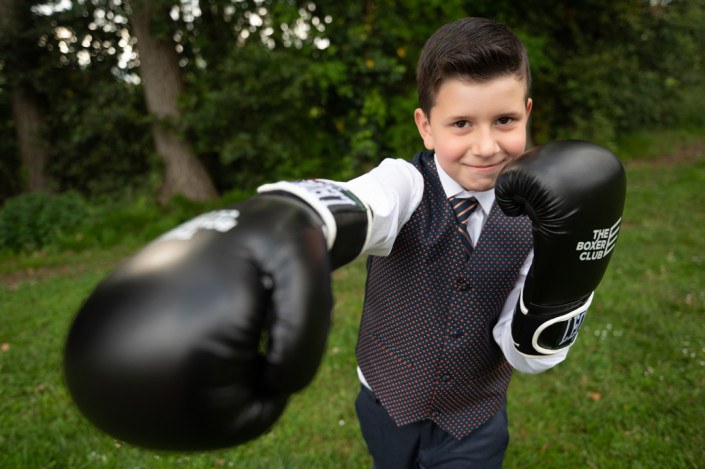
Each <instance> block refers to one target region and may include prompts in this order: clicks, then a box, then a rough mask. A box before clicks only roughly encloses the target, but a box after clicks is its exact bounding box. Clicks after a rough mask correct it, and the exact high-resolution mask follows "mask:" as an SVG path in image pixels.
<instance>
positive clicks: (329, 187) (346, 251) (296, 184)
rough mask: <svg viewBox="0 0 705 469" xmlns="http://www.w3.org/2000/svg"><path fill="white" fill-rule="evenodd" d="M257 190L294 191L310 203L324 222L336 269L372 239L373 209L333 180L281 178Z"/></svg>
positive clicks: (353, 257)
mask: <svg viewBox="0 0 705 469" xmlns="http://www.w3.org/2000/svg"><path fill="white" fill-rule="evenodd" d="M257 192H258V193H260V194H263V193H272V192H279V193H285V194H288V195H293V196H295V197H298V198H299V199H301V200H303V201H304V202H306V203H307V204H308V205H309V206H311V208H313V209H314V210H315V211H316V213H317V214H318V216H319V217H320V218H321V220H322V222H323V223H322V225H321V228H322V230H323V234H324V236H325V238H326V242H327V244H328V251H329V253H330V258H331V263H332V266H333V268H334V269H336V268H338V267H341V266H343V265H345V264H347V263H348V262H351V261H352V260H353V259H355V258H356V257H357V256H358V255H359V254H360V253H361V252H362V250H363V248H364V246H365V242H366V241H367V239H369V236H368V234H369V230H370V229H371V227H372V211H371V210H370V208H369V207H368V206H367V205H365V204H364V203H363V202H362V201H361V200H360V199H358V198H357V197H356V196H355V194H353V193H352V192H350V191H349V190H347V189H345V188H344V187H342V186H340V185H338V184H335V183H334V182H331V181H328V180H324V179H308V180H301V181H281V182H276V183H272V184H265V185H263V186H260V187H259V188H258V189H257Z"/></svg>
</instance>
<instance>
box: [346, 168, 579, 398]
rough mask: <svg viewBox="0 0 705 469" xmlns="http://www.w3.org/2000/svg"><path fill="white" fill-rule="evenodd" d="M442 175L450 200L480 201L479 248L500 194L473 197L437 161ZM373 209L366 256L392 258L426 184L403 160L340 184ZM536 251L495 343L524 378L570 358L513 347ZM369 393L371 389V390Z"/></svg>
mask: <svg viewBox="0 0 705 469" xmlns="http://www.w3.org/2000/svg"><path fill="white" fill-rule="evenodd" d="M436 169H437V170H438V176H439V178H440V181H441V185H442V186H443V190H444V191H445V193H446V196H447V197H451V196H454V195H455V196H461V197H471V196H472V197H475V198H476V199H477V200H478V202H479V206H478V208H476V209H475V211H474V212H473V214H472V215H471V216H470V219H469V220H468V233H469V234H470V238H471V239H472V242H473V244H475V243H476V242H477V240H478V238H479V237H480V232H481V231H482V228H483V226H484V224H485V221H486V220H487V217H488V215H489V213H490V210H491V209H492V204H493V203H494V199H495V196H494V189H491V190H489V191H486V192H468V191H466V190H464V189H463V188H462V187H461V186H460V185H459V184H458V183H457V182H456V181H455V180H453V179H452V178H451V177H450V176H448V174H446V173H445V171H443V168H441V166H440V165H439V164H438V160H437V159H436ZM339 184H341V185H343V186H345V187H347V188H348V189H349V190H351V191H352V192H353V193H354V194H355V195H356V196H358V197H359V198H360V199H361V200H363V201H364V202H365V203H367V204H368V205H369V206H370V208H371V209H372V213H373V214H374V217H373V222H372V228H371V230H370V231H369V236H368V239H367V242H366V243H365V247H364V248H363V254H372V255H376V256H386V255H387V254H389V252H390V251H391V250H392V246H393V245H394V241H395V240H396V237H397V235H398V234H399V232H400V231H401V228H402V227H403V226H404V224H405V223H406V222H407V221H409V219H410V218H411V215H412V214H413V213H414V211H415V210H416V208H417V207H418V206H419V204H420V203H421V197H422V196H423V189H424V180H423V176H422V175H421V173H420V172H419V170H417V169H416V167H414V165H412V164H411V163H409V162H408V161H405V160H402V159H385V160H384V161H382V163H380V165H379V166H377V167H376V168H374V169H373V170H372V171H370V172H369V173H367V174H364V175H362V176H360V177H358V178H355V179H353V180H351V181H348V182H346V183H339ZM532 259H533V251H531V252H530V253H529V255H528V256H527V258H526V261H525V262H524V264H523V265H522V267H521V269H520V272H519V278H518V279H517V281H516V284H515V285H514V288H513V289H512V291H511V292H510V293H509V296H508V297H507V301H506V302H505V304H504V306H503V308H502V312H501V314H500V316H499V320H498V321H497V324H496V325H495V327H494V329H493V330H492V334H493V336H494V339H495V341H496V342H497V344H498V345H499V347H500V348H501V349H502V352H503V353H504V356H505V358H506V359H507V361H508V362H509V364H510V365H511V366H512V367H514V368H515V369H516V370H518V371H520V372H523V373H539V372H541V371H545V370H547V369H549V368H552V367H553V366H555V365H557V364H558V363H560V362H562V361H563V360H564V359H565V358H566V356H567V355H568V348H565V349H563V350H561V351H560V352H558V353H556V354H554V355H549V356H541V357H527V356H525V355H522V354H520V353H519V352H518V351H517V350H516V348H515V347H514V343H513V341H512V329H511V326H512V316H513V315H514V308H515V306H516V303H517V301H518V300H519V294H520V292H521V289H522V288H523V286H524V281H525V280H526V275H527V273H528V271H529V267H530V266H531V261H532ZM358 375H359V376H360V380H361V381H362V382H363V384H365V385H367V382H366V380H365V378H364V376H363V375H362V372H361V371H360V369H359V368H358ZM368 387H369V386H368Z"/></svg>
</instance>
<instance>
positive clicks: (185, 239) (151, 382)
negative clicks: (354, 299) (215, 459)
mask: <svg viewBox="0 0 705 469" xmlns="http://www.w3.org/2000/svg"><path fill="white" fill-rule="evenodd" d="M287 184H288V185H287ZM287 184H280V185H278V186H276V187H273V188H272V190H273V191H275V192H269V193H263V194H260V195H257V196H255V197H253V198H251V199H250V200H247V201H245V202H243V203H240V204H236V205H233V206H232V207H229V208H227V209H225V210H216V211H214V212H210V213H207V214H204V215H201V216H199V217H197V218H195V219H193V220H191V221H189V222H187V223H185V224H183V225H181V226H179V227H177V228H176V229H174V230H172V231H170V232H168V233H166V234H165V235H163V236H162V237H161V238H159V239H157V240H155V241H154V242H153V243H151V244H150V245H148V246H147V247H146V248H144V249H143V250H142V251H140V252H139V253H137V254H136V255H135V256H134V257H132V258H130V259H128V260H127V261H126V262H124V263H123V264H122V265H121V266H119V267H118V268H117V269H116V270H115V271H114V272H113V273H112V274H111V275H109V276H108V277H107V278H106V279H105V280H104V281H103V282H102V283H101V284H100V285H99V286H98V287H97V288H96V289H95V290H94V291H93V293H92V294H91V295H90V297H89V298H88V299H87V300H86V301H85V303H84V304H83V306H82V307H81V309H80V311H79V312H78V314H77V316H76V318H75V320H74V322H73V324H72V326H71V329H70V331H69V334H68V337H67V341H66V347H65V360H64V364H65V377H66V382H67V385H68V388H69V390H70V393H71V395H72V397H73V399H74V401H75V402H76V404H77V406H78V407H79V409H80V410H81V411H82V412H83V413H84V415H86V416H87V417H88V419H89V420H91V421H92V422H93V423H94V424H95V425H96V426H97V427H98V428H100V429H102V430H104V431H106V432H107V433H109V434H111V435H112V436H114V437H115V438H118V439H120V440H124V441H126V442H128V443H132V444H136V445H139V446H143V447H148V448H151V449H167V450H206V449H215V448H222V447H227V446H232V445H236V444H239V443H242V442H245V441H248V440H250V439H253V438H255V437H257V436H258V435H260V434H262V433H263V432H265V431H266V430H267V429H268V428H270V427H271V425H272V424H273V423H274V422H275V421H276V420H277V418H278V417H279V416H280V414H281V413H282V412H283V410H284V408H285V405H286V402H287V399H288V398H289V396H290V395H291V394H292V393H294V392H296V391H299V390H301V389H302V388H304V387H305V386H306V385H307V384H308V383H309V382H310V381H311V379H312V378H313V376H314V375H315V373H316V370H317V368H318V366H319V364H320V361H321V357H322V354H323V351H324V348H325V344H326V338H327V334H328V330H329V326H330V310H331V306H332V295H331V285H330V272H331V270H332V268H333V267H334V266H340V265H342V264H344V263H346V262H348V261H350V260H352V259H354V258H355V257H356V256H357V255H358V254H359V253H360V250H361V249H362V247H363V244H364V242H365V239H366V233H367V227H368V225H369V220H368V216H370V214H369V211H368V210H367V209H366V207H365V206H364V205H363V204H362V203H361V202H360V201H359V200H358V199H357V198H355V197H354V196H353V195H352V194H350V193H349V192H347V191H345V190H343V189H342V188H340V187H339V186H336V185H334V184H331V183H327V182H320V181H304V182H301V183H287ZM287 187H288V188H290V189H291V188H294V189H297V190H298V191H299V193H301V194H304V193H306V194H307V199H308V201H309V203H305V202H303V201H302V200H301V199H300V198H299V197H296V196H292V194H291V193H290V192H291V191H290V190H287ZM263 192H264V190H263ZM314 206H315V207H314ZM336 232H337V234H338V235H337V236H336V234H335V233H336Z"/></svg>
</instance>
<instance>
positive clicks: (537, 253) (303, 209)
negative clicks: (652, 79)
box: [65, 18, 625, 468]
mask: <svg viewBox="0 0 705 469" xmlns="http://www.w3.org/2000/svg"><path fill="white" fill-rule="evenodd" d="M417 75H418V87H419V99H420V104H421V108H420V109H417V110H416V111H415V113H414V118H415V122H416V125H417V127H418V130H419V133H420V134H421V137H422V139H423V142H424V145H425V147H426V148H427V150H428V151H425V152H421V153H419V154H418V155H416V157H415V158H414V159H413V160H412V161H411V162H410V163H409V162H406V161H402V160H385V161H384V162H382V163H381V164H380V165H379V166H378V167H377V168H375V169H374V170H372V171H371V172H370V173H368V174H365V175H363V176H361V177H359V178H356V179H354V180H352V181H349V182H348V183H334V182H330V181H316V180H312V181H297V182H294V183H291V182H280V183H275V184H270V185H266V186H263V187H261V188H260V189H259V192H260V194H259V195H257V196H255V197H253V198H251V199H249V200H247V201H244V202H241V203H239V204H236V205H234V206H233V207H230V208H228V209H225V210H216V211H213V212H210V213H207V214H204V215H202V216H199V217H197V218H195V219H193V220H191V221H189V222H187V223H186V224H184V225H182V226H181V227H179V228H177V229H175V230H173V231H171V232H169V233H167V234H166V235H164V236H162V237H160V238H159V239H158V240H156V241H155V242H154V243H152V244H150V245H149V246H147V247H146V248H145V249H144V250H142V251H141V252H140V253H138V254H137V255H136V256H134V257H133V258H131V259H130V260H128V261H127V262H125V263H124V264H123V265H121V266H120V267H119V268H118V269H117V270H116V271H115V272H114V273H113V274H112V275H111V276H109V277H108V278H107V279H106V280H105V281H104V282H102V283H101V285H100V286H99V287H98V288H96V290H95V291H94V292H93V294H92V295H91V297H90V298H88V300H87V301H86V302H85V303H84V306H83V307H82V309H81V311H80V312H79V313H78V316H77V318H76V320H75V321H74V324H73V325H72V328H71V331H70V334H69V337H68V339H67V345H66V350H65V372H66V380H67V383H68V386H69V389H70V390H71V392H72V395H73V397H74V399H75V400H76V403H77V404H78V406H79V407H80V408H81V409H82V410H83V412H84V413H85V414H86V415H87V416H88V417H89V418H90V419H91V420H92V421H94V422H95V423H96V424H97V425H99V426H100V427H101V428H103V429H105V430H106V431H108V432H109V433H111V434H112V435H113V436H115V437H117V438H119V439H121V440H125V441H128V442H131V443H134V444H138V445H141V446H146V447H150V448H157V449H178V450H204V449H212V448H222V447H226V446H229V445H234V444H239V443H242V442H244V441H247V440H249V439H252V438H255V437H257V436H258V435H260V434H261V433H263V432H264V431H266V430H267V429H268V428H269V427H270V426H271V425H272V424H273V423H274V422H275V421H276V420H277V418H278V417H279V415H280V414H281V412H283V410H284V408H285V406H286V402H287V399H288V397H289V395H291V394H292V393H294V392H296V391H298V390H300V389H302V388H303V387H305V386H306V385H307V384H308V383H309V382H310V380H311V379H312V377H313V376H314V375H315V373H316V370H317V368H318V365H319V363H320V358H321V356H322V354H323V352H324V350H325V347H326V338H327V332H328V328H329V325H330V310H331V308H332V294H331V285H330V271H331V269H334V268H337V267H340V266H342V265H344V264H346V263H347V262H350V261H351V260H353V259H354V258H356V257H357V256H359V255H360V254H362V253H365V254H369V255H370V257H369V259H368V278H367V286H366V295H365V303H364V310H363V314H362V320H361V326H360V334H359V339H358V345H357V360H358V365H359V368H358V373H359V377H360V381H361V383H362V384H361V392H360V394H359V396H358V399H357V401H356V409H357V412H358V416H359V420H360V425H361V428H362V433H363V436H364V438H365V441H366V442H367V445H368V448H369V450H370V453H371V454H372V456H373V458H374V464H375V466H376V467H379V468H397V467H398V468H407V467H417V466H420V467H444V468H450V467H480V468H491V467H500V466H501V464H502V459H503V457H504V452H505V450H506V447H507V444H508V434H507V417H506V394H507V386H508V384H509V379H510V375H511V368H512V367H513V368H516V369H518V370H520V371H523V372H527V373H537V372H540V371H543V370H545V369H548V368H550V367H552V366H554V365H556V364H558V363H560V362H561V361H562V360H564V359H565V357H566V355H567V353H568V349H569V347H570V345H571V344H572V343H573V341H574V340H575V338H576V335H577V333H578V330H579V328H580V325H581V324H582V321H583V318H584V317H585V313H586V311H587V308H588V307H589V305H590V301H591V299H592V291H593V290H594V289H595V287H596V286H597V284H598V283H599V281H600V279H601V277H602V274H603V273H604V271H605V269H606V266H607V262H608V259H609V257H610V255H609V253H610V251H611V250H612V248H613V247H614V242H615V240H616V237H617V233H618V231H619V220H620V217H621V211H622V207H623V202H624V193H625V182H624V172H623V168H622V167H621V164H620V163H619V161H618V160H617V159H616V157H614V155H612V154H611V153H609V152H608V151H606V150H604V149H601V148H598V147H597V146H594V145H591V144H588V143H587V142H557V143H553V144H549V145H545V146H543V147H538V148H536V149H533V150H531V151H530V152H527V153H524V154H523V156H522V158H521V159H518V158H519V156H520V155H522V152H523V151H524V147H525V144H526V123H527V120H528V118H529V114H530V113H531V107H532V101H531V99H530V98H529V97H528V90H529V86H530V73H529V65H528V59H527V56H526V51H525V50H524V47H523V46H522V44H521V43H520V42H519V40H518V39H517V38H516V36H515V35H514V34H512V33H511V32H510V31H509V30H508V29H507V28H506V27H504V26H502V25H500V24H497V23H495V22H493V21H490V20H486V19H481V18H465V19H462V20H460V21H457V22H455V23H452V24H449V25H446V26H443V27H442V28H440V29H439V30H438V31H437V32H436V33H434V34H433V35H432V36H431V38H430V39H429V40H428V42H427V43H426V45H425V47H424V49H423V52H422V54H421V57H420V59H419V65H418V72H417ZM510 163H511V166H510V167H507V166H508V165H510ZM503 168H506V169H505V170H504V171H503V172H502V174H501V176H500V174H499V173H500V171H501V170H502V169H503ZM495 199H496V200H495ZM500 205H501V210H500V208H499V207H500ZM505 212H506V213H507V214H505ZM524 212H527V213H528V214H529V215H530V216H531V220H529V218H527V217H520V216H517V215H521V214H523V213H524ZM509 215H512V216H509ZM591 240H594V241H591ZM584 246H589V248H584ZM593 248H594V249H593ZM585 249H589V250H592V252H583V251H584V250H585ZM265 345H266V346H265Z"/></svg>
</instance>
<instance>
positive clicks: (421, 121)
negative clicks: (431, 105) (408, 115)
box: [414, 108, 433, 150]
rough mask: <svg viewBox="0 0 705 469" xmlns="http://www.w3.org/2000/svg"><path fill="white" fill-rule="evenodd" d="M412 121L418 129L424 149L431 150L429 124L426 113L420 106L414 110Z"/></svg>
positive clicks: (431, 137)
mask: <svg viewBox="0 0 705 469" xmlns="http://www.w3.org/2000/svg"><path fill="white" fill-rule="evenodd" d="M414 121H415V122H416V128H417V129H419V134H420V135H421V138H422V139H423V144H424V146H425V147H426V150H433V136H432V135H431V124H430V122H429V121H428V118H427V117H426V113H425V112H423V110H422V109H421V108H417V109H416V110H415V111H414Z"/></svg>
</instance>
